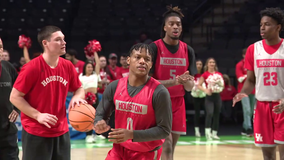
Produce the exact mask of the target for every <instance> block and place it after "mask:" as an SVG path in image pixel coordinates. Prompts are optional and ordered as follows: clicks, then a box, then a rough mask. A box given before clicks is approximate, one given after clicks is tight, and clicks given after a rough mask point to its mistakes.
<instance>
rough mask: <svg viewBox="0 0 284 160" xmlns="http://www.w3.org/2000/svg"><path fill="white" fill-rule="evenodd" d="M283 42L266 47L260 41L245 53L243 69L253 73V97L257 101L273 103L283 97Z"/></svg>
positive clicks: (263, 41) (263, 42)
mask: <svg viewBox="0 0 284 160" xmlns="http://www.w3.org/2000/svg"><path fill="white" fill-rule="evenodd" d="M283 46H284V42H283V39H281V41H280V42H279V43H278V44H275V45H267V44H266V42H265V40H260V41H257V42H255V43H254V44H252V45H250V46H249V47H248V49H247V52H246V57H245V68H246V69H248V70H250V71H254V74H255V78H256V79H255V97H256V99H257V100H258V101H274V100H278V99H281V98H283V97H284V92H283V90H284V89H283V88H284V87H283V86H284V78H283V77H284V65H283V64H284V55H283V52H284V47H283Z"/></svg>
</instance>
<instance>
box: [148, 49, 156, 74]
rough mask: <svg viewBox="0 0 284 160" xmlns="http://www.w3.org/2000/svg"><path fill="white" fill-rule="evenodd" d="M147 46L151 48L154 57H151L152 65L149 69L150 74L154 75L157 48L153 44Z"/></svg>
mask: <svg viewBox="0 0 284 160" xmlns="http://www.w3.org/2000/svg"><path fill="white" fill-rule="evenodd" d="M149 46H150V47H151V48H152V50H153V53H154V55H153V59H152V60H153V65H152V68H151V70H150V72H149V73H150V74H154V72H155V65H156V60H157V53H158V47H157V45H156V44H155V43H151V44H149Z"/></svg>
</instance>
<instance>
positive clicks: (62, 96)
mask: <svg viewBox="0 0 284 160" xmlns="http://www.w3.org/2000/svg"><path fill="white" fill-rule="evenodd" d="M80 87H81V82H80V81H79V78H78V74H77V72H76V70H75V68H74V66H73V64H72V63H71V62H70V61H68V60H65V59H63V58H61V57H60V58H59V61H58V65H57V66H56V67H55V68H50V66H49V65H47V63H46V62H45V61H44V59H43V57H42V55H40V56H39V57H37V58H34V59H33V60H31V61H30V62H29V63H27V64H26V65H24V67H23V68H22V70H21V72H20V75H19V76H18V78H17V80H16V82H15V84H14V88H16V89H17V90H19V91H20V92H22V93H24V94H25V96H24V98H25V100H26V101H27V102H28V103H29V104H30V105H31V106H32V107H33V108H35V109H36V110H38V111H39V112H41V113H49V114H53V115H55V116H56V117H57V118H58V121H57V123H56V124H55V125H54V126H53V125H50V126H51V128H47V127H46V126H45V125H43V124H40V123H38V121H36V120H35V119H32V118H30V117H28V116H27V115H25V114H24V113H22V114H21V123H22V125H23V127H24V129H25V130H26V131H27V132H28V133H30V134H33V135H36V136H40V137H58V136H61V135H63V134H65V133H66V132H68V131H69V129H68V124H67V118H66V106H65V101H66V96H67V92H68V91H70V92H74V91H76V90H77V89H78V88H80Z"/></svg>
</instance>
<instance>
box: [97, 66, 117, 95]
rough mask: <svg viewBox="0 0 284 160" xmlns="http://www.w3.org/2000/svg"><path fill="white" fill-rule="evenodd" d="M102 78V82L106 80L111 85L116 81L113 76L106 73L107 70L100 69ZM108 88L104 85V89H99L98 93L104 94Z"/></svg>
mask: <svg viewBox="0 0 284 160" xmlns="http://www.w3.org/2000/svg"><path fill="white" fill-rule="evenodd" d="M100 76H101V80H102V81H103V80H104V79H105V78H106V79H107V80H109V81H110V82H109V83H111V82H112V81H114V79H112V78H111V76H110V75H108V74H107V73H106V72H105V70H103V69H100ZM106 87H107V85H105V84H103V85H102V88H99V89H98V93H101V94H103V93H104V91H105V88H106Z"/></svg>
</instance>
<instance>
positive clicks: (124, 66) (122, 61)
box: [116, 54, 129, 79]
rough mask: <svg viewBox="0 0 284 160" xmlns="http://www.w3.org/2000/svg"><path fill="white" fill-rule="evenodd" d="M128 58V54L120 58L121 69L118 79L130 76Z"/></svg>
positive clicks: (118, 72)
mask: <svg viewBox="0 0 284 160" xmlns="http://www.w3.org/2000/svg"><path fill="white" fill-rule="evenodd" d="M127 57H128V55H127V54H123V55H121V56H120V64H121V67H120V68H119V70H118V71H117V75H116V78H117V79H120V78H123V77H127V76H128V74H129V66H128V64H127Z"/></svg>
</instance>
